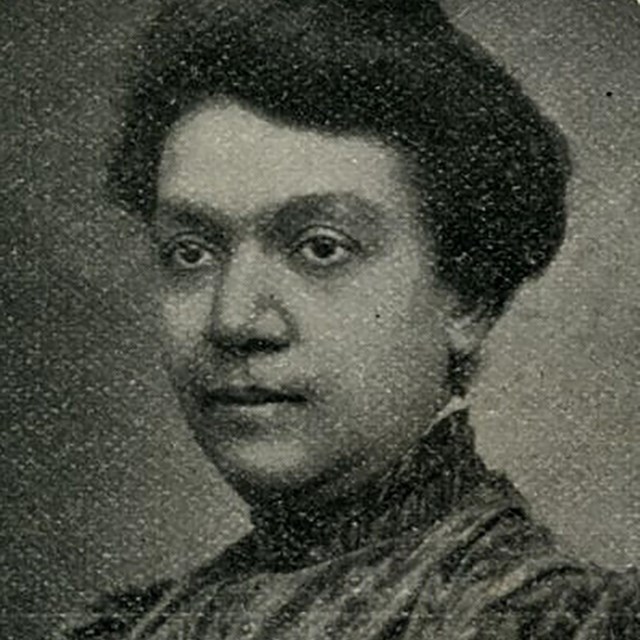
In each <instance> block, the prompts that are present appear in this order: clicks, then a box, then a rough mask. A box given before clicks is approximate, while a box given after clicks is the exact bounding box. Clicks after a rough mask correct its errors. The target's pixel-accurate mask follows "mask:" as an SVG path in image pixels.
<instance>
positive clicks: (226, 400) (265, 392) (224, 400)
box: [202, 386, 307, 407]
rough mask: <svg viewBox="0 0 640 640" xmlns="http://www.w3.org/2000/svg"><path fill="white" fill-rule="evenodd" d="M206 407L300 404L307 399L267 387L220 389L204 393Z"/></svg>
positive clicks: (290, 392) (296, 393) (301, 395)
mask: <svg viewBox="0 0 640 640" xmlns="http://www.w3.org/2000/svg"><path fill="white" fill-rule="evenodd" d="M202 399H203V401H204V403H205V404H206V405H208V406H228V407H255V406H261V405H270V404H281V403H292V404H301V403H304V402H306V401H307V398H306V397H305V396H304V395H303V394H301V393H298V392H296V391H289V390H285V389H273V388H269V387H259V386H245V387H221V388H217V389H213V390H211V391H208V392H206V394H204V397H203V398H202Z"/></svg>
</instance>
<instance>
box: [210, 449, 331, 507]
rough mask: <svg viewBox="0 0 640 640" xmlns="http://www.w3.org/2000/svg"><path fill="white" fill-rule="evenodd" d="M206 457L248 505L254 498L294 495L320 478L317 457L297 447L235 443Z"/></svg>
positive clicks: (320, 470)
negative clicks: (293, 492) (208, 457)
mask: <svg viewBox="0 0 640 640" xmlns="http://www.w3.org/2000/svg"><path fill="white" fill-rule="evenodd" d="M205 453H209V454H210V457H211V459H212V461H213V462H214V464H215V465H216V466H217V467H218V469H219V470H220V472H221V473H222V475H223V477H224V478H225V480H226V481H227V482H228V483H229V484H230V485H231V486H232V487H233V488H234V489H235V490H236V491H238V493H239V494H240V495H241V496H242V497H244V498H245V499H247V500H248V501H251V500H250V499H251V498H252V497H255V496H261V495H269V494H276V493H287V492H290V491H295V490H297V489H299V488H301V487H303V486H305V485H307V484H309V483H313V481H314V480H315V478H316V477H317V476H319V475H322V469H321V468H319V466H318V464H317V463H318V460H317V457H316V459H315V460H313V458H314V457H313V456H311V455H310V453H309V452H308V451H307V450H306V449H305V448H304V447H302V446H301V445H300V443H287V442H285V443H283V442H280V443H273V442H267V443H263V442H251V443H242V442H234V443H232V444H229V445H227V446H218V447H216V451H215V452H207V451H206V449H205Z"/></svg>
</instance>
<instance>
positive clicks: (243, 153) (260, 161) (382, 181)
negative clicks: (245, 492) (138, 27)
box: [158, 102, 413, 216]
mask: <svg viewBox="0 0 640 640" xmlns="http://www.w3.org/2000/svg"><path fill="white" fill-rule="evenodd" d="M332 193H333V194H335V193H338V194H341V193H345V194H352V195H355V196H357V197H360V198H366V199H367V200H369V201H370V202H372V203H374V204H376V203H377V204H381V205H383V206H384V207H385V208H386V209H389V210H392V211H394V212H395V214H396V215H401V214H402V212H404V211H408V210H409V209H411V208H412V204H413V203H412V200H413V198H412V196H413V193H412V190H411V189H410V188H409V185H408V181H407V180H406V179H405V178H404V173H403V163H402V160H401V158H400V155H399V153H398V152H397V151H396V150H394V149H393V148H391V147H389V146H386V145H384V144H382V143H381V142H378V141H375V140H372V139H367V138H364V137H358V136H337V135H327V134H324V133H320V132H317V131H313V130H307V129H299V128H292V127H289V126H287V125H284V124H281V123H277V122H274V121H272V120H269V119H267V118H264V117H262V116H260V115H258V114H256V113H254V112H253V111H251V110H249V109H247V108H244V107H243V106H241V105H238V104H236V103H218V102H205V103H203V104H202V105H200V106H199V107H198V108H197V109H195V110H194V111H192V112H191V113H189V114H188V115H186V116H184V117H183V118H182V119H180V120H179V121H178V122H177V123H176V124H175V125H174V127H173V128H172V130H171V132H170V134H169V136H168V138H167V140H166V143H165V147H164V150H163V154H162V158H161V163H160V173H159V179H158V199H159V200H160V201H161V202H162V201H167V200H168V201H172V200H180V201H187V202H188V203H190V204H196V205H201V206H203V207H207V206H212V207H215V209H217V210H222V211H225V212H228V213H234V214H235V215H236V216H242V215H249V214H250V213H252V212H254V211H257V210H260V209H264V208H265V207H272V206H274V205H278V204H279V203H282V202H286V201H288V200H291V199H293V198H299V197H304V196H307V195H311V194H318V195H322V194H332Z"/></svg>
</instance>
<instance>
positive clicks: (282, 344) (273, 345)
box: [217, 336, 288, 358]
mask: <svg viewBox="0 0 640 640" xmlns="http://www.w3.org/2000/svg"><path fill="white" fill-rule="evenodd" d="M217 342H218V347H219V348H220V349H221V350H222V351H223V352H224V353H225V354H226V355H227V356H229V357H233V358H247V357H250V356H252V355H258V354H268V353H276V352H278V351H281V350H282V349H285V348H286V347H287V345H288V342H287V341H286V340H279V339H276V338H257V337H249V336H247V337H245V338H243V339H238V336H236V338H235V339H222V340H218V341H217Z"/></svg>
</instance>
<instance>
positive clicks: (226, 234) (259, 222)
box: [158, 191, 386, 240]
mask: <svg viewBox="0 0 640 640" xmlns="http://www.w3.org/2000/svg"><path fill="white" fill-rule="evenodd" d="M385 210H386V208H385V207H384V205H382V204H379V203H376V202H372V201H371V200H368V199H367V198H362V197H361V196H358V195H356V194H355V193H353V192H351V191H342V192H331V193H310V194H305V195H301V196H295V197H293V198H291V199H289V200H287V201H286V202H285V203H283V204H279V205H274V206H272V207H265V208H264V209H263V210H262V211H261V212H259V213H258V215H257V219H256V228H257V229H258V230H259V231H260V232H262V233H265V234H268V235H275V236H277V237H282V238H285V237H287V235H288V234H289V233H291V232H298V231H299V230H300V228H301V227H305V226H309V225H311V224H313V223H314V222H322V223H329V224H335V225H348V226H351V227H355V228H357V229H361V230H367V231H372V230H377V232H380V231H383V229H384V227H385V225H384V224H383V219H384V215H383V214H384V212H385ZM158 211H163V212H164V213H166V214H167V215H168V217H169V220H170V221H171V223H172V224H176V225H178V226H180V227H182V228H185V229H189V230H193V231H195V232H196V233H200V234H202V235H203V236H204V237H209V238H216V239H218V240H219V239H227V240H228V239H229V238H230V237H232V236H233V235H235V233H236V230H237V223H235V224H234V217H233V215H230V214H228V213H226V212H224V211H223V210H222V209H219V208H217V207H215V206H213V205H209V204H207V205H203V204H198V203H194V202H191V201H188V200H182V199H171V200H169V201H165V202H162V203H161V204H159V205H158ZM318 218H321V220H318Z"/></svg>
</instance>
